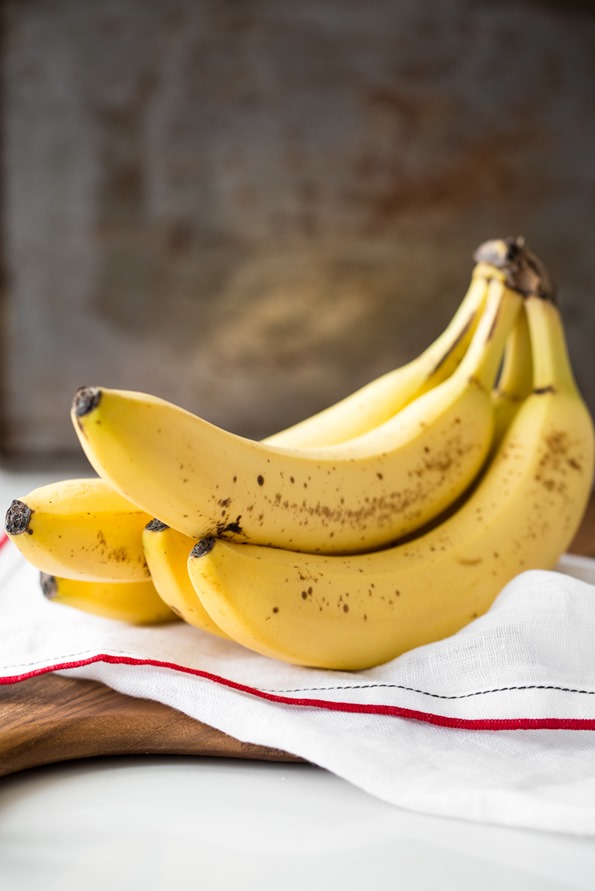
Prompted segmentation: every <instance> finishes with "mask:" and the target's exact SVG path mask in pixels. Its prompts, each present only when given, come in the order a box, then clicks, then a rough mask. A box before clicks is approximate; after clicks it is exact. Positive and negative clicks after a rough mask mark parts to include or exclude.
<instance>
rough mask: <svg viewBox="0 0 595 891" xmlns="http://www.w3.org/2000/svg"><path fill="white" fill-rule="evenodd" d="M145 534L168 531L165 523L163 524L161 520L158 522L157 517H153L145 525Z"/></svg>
mask: <svg viewBox="0 0 595 891" xmlns="http://www.w3.org/2000/svg"><path fill="white" fill-rule="evenodd" d="M145 529H146V530H147V532H163V531H164V529H169V526H168V525H167V523H163V522H162V521H161V520H158V519H157V517H153V519H152V520H149V522H148V523H147V525H146V526H145Z"/></svg>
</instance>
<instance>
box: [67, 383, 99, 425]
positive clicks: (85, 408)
mask: <svg viewBox="0 0 595 891" xmlns="http://www.w3.org/2000/svg"><path fill="white" fill-rule="evenodd" d="M100 399H101V390H100V389H99V387H79V388H78V390H77V391H76V393H75V394H74V398H73V400H72V410H73V412H74V414H75V415H76V417H77V418H82V417H83V416H84V415H88V414H89V412H91V411H93V409H94V408H97V406H98V405H99V400H100Z"/></svg>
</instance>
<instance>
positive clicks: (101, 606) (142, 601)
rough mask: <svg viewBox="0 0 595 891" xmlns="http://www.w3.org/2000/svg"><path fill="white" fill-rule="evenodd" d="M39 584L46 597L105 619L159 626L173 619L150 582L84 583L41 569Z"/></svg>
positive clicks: (171, 613)
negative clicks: (49, 573) (59, 576)
mask: <svg viewBox="0 0 595 891" xmlns="http://www.w3.org/2000/svg"><path fill="white" fill-rule="evenodd" d="M40 584H41V590H42V591H43V593H44V595H45V597H47V599H48V600H51V601H53V602H55V603H61V604H63V605H64V606H70V607H73V608H74V609H77V610H81V611H82V612H85V613H92V614H93V615H95V616H102V617H103V618H104V619H115V620H117V621H118V622H126V623H128V624H129V625H158V624H161V623H163V622H174V621H175V620H176V616H175V615H174V614H173V612H172V611H171V610H170V609H169V608H168V607H167V606H166V604H165V603H164V602H163V600H162V599H161V597H159V595H158V594H157V591H156V590H155V587H154V585H153V584H152V582H151V581H143V582H85V581H81V580H80V579H66V578H58V577H56V576H53V575H48V574H46V573H44V572H42V573H41V575H40Z"/></svg>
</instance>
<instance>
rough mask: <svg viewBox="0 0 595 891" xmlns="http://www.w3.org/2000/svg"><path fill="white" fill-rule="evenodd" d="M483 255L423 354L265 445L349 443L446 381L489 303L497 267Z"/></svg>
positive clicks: (276, 435)
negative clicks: (445, 323) (452, 311)
mask: <svg viewBox="0 0 595 891" xmlns="http://www.w3.org/2000/svg"><path fill="white" fill-rule="evenodd" d="M481 251H482V248H481V247H480V248H479V249H478V251H477V254H476V259H477V263H476V266H475V268H474V270H473V275H472V278H471V283H470V285H469V288H468V290H467V293H466V294H465V296H464V298H463V300H462V301H461V303H460V305H459V307H458V309H457V311H456V312H455V314H454V316H453V317H452V319H451V321H450V323H449V324H448V326H447V327H446V328H445V330H444V331H443V332H442V333H441V334H440V336H439V337H438V338H437V339H436V340H435V341H434V342H433V343H432V344H430V346H429V347H427V349H425V350H424V352H423V353H421V354H420V355H419V356H417V357H416V358H415V359H413V360H412V361H411V362H408V363H407V364H405V365H402V366H400V367H399V368H395V369H393V370H392V371H389V372H387V373H386V374H383V375H381V376H380V377H378V378H376V379H375V380H373V381H370V383H368V384H366V385H365V386H363V387H361V388H360V389H358V390H356V391H355V392H354V393H351V394H350V395H349V396H346V397H345V398H344V399H341V400H340V401H339V402H337V403H335V404H334V405H331V406H330V407H329V408H326V409H324V410H323V411H321V412H318V413H317V414H315V415H312V416H311V417H309V418H306V419H304V420H303V421H300V422H299V423H297V424H294V425H293V426H292V427H288V428H287V429H286V430H281V431H280V432H279V433H274V434H273V435H272V436H269V437H267V438H266V439H265V440H263V442H265V443H267V445H275V446H282V447H286V448H299V449H308V448H318V447H320V446H325V445H336V444H338V443H342V442H346V441H347V440H348V439H352V438H354V437H356V436H361V434H363V433H367V432H368V431H369V430H372V429H373V428H374V427H377V426H379V425H380V424H383V423H384V422H385V421H388V419H389V418H391V417H392V416H393V415H395V414H396V413H397V412H399V411H401V409H402V408H404V407H405V406H406V405H408V404H409V403H410V402H412V401H413V399H415V398H417V397H418V396H421V395H422V394H423V393H425V392H427V391H428V390H431V389H432V388H433V387H435V386H437V385H438V384H440V383H442V381H445V380H446V379H447V378H448V377H449V376H450V374H452V372H453V371H454V369H455V368H456V366H457V365H458V364H459V362H460V361H461V358H462V357H463V355H464V354H465V351H466V349H467V347H468V346H469V342H470V340H471V336H472V334H473V332H474V330H475V328H476V326H477V322H478V319H479V315H480V311H481V308H482V306H483V304H484V302H485V296H486V290H487V286H488V281H489V280H490V279H491V278H492V277H493V275H494V267H493V266H490V265H489V264H487V263H484V262H482V260H481Z"/></svg>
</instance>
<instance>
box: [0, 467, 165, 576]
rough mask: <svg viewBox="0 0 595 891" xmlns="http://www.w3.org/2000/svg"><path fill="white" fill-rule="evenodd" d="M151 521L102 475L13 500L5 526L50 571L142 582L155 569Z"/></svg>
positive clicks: (26, 554)
mask: <svg viewBox="0 0 595 891" xmlns="http://www.w3.org/2000/svg"><path fill="white" fill-rule="evenodd" d="M150 519H151V517H150V515H149V514H146V513H145V512H143V511H142V510H140V509H139V508H138V507H136V506H135V505H133V504H131V502H130V501H129V500H128V499H126V498H124V496H122V495H120V493H119V492H117V491H115V490H114V489H113V487H112V486H110V485H109V483H106V482H105V481H104V480H102V479H95V478H91V479H72V480H62V481H60V482H56V483H50V484H49V485H47V486H41V487H39V488H37V489H34V491H33V492H30V493H29V494H28V495H26V496H25V497H24V498H22V499H19V500H15V501H13V502H12V504H11V505H10V507H9V508H8V511H7V513H6V519H5V529H6V532H7V534H8V536H9V538H10V539H11V540H12V541H13V542H14V543H15V545H16V546H17V547H18V549H19V550H20V551H21V553H22V554H23V556H24V557H26V559H27V560H28V561H29V562H30V563H31V564H32V565H33V566H35V567H36V568H37V569H39V570H41V571H42V572H45V573H47V574H49V575H55V576H67V577H68V578H78V579H82V580H84V581H114V582H119V581H140V580H142V579H147V578H148V576H149V570H148V568H147V564H146V562H145V555H144V552H143V548H142V540H141V536H142V530H143V528H144V526H145V525H146V523H147V522H148V521H149V520H150Z"/></svg>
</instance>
